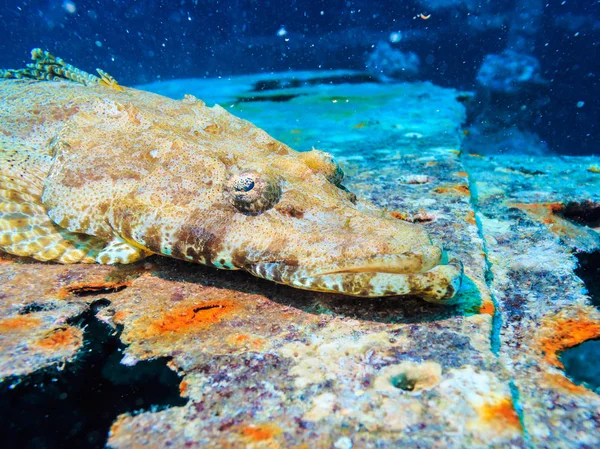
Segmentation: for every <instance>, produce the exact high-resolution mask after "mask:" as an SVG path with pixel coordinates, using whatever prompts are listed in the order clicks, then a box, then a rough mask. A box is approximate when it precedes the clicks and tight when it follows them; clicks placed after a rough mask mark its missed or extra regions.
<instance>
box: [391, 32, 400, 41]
mask: <svg viewBox="0 0 600 449" xmlns="http://www.w3.org/2000/svg"><path fill="white" fill-rule="evenodd" d="M401 40H402V32H401V31H394V32H393V33H390V42H391V43H392V44H396V43H398V42H400V41H401Z"/></svg>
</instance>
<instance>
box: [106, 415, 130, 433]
mask: <svg viewBox="0 0 600 449" xmlns="http://www.w3.org/2000/svg"><path fill="white" fill-rule="evenodd" d="M127 419H129V415H126V414H123V415H119V417H118V418H117V419H116V420H115V422H114V423H112V426H110V430H109V432H108V434H109V435H115V434H116V433H117V432H119V429H120V428H121V425H122V424H123V423H124V422H125V421H126V420H127Z"/></svg>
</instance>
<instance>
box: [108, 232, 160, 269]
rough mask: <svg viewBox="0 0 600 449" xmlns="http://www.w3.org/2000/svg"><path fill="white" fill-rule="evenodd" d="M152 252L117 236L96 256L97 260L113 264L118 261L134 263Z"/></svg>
mask: <svg viewBox="0 0 600 449" xmlns="http://www.w3.org/2000/svg"><path fill="white" fill-rule="evenodd" d="M150 254H151V253H150V252H149V251H146V250H144V249H142V248H138V247H136V246H133V245H130V244H129V243H127V242H126V241H125V240H122V239H121V238H119V237H116V236H115V238H114V239H113V240H111V241H110V242H108V244H107V245H106V246H105V247H104V248H103V249H102V251H100V253H99V254H98V256H97V257H96V262H98V263H101V264H105V265H112V264H116V263H123V264H126V263H133V262H137V261H138V260H141V259H143V258H145V257H147V256H149V255H150Z"/></svg>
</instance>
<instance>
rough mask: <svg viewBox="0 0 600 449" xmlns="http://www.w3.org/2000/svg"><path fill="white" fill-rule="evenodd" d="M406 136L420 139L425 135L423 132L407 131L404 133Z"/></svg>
mask: <svg viewBox="0 0 600 449" xmlns="http://www.w3.org/2000/svg"><path fill="white" fill-rule="evenodd" d="M404 137H408V138H409V139H420V138H421V137H423V134H421V133H406V134H404Z"/></svg>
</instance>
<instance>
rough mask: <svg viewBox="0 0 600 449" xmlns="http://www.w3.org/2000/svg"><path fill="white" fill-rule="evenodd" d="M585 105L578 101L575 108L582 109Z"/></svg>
mask: <svg viewBox="0 0 600 449" xmlns="http://www.w3.org/2000/svg"><path fill="white" fill-rule="evenodd" d="M584 105H585V101H578V102H577V107H578V108H582V107H583V106H584Z"/></svg>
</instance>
